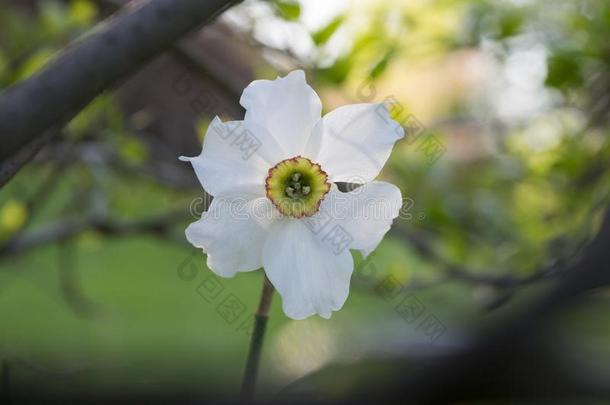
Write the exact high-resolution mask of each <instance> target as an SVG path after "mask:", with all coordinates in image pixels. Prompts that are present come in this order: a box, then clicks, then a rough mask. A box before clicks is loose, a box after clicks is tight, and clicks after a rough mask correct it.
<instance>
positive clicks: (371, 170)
mask: <svg viewBox="0 0 610 405" xmlns="http://www.w3.org/2000/svg"><path fill="white" fill-rule="evenodd" d="M240 103H241V105H242V106H244V108H245V109H246V115H245V118H244V120H243V121H231V122H224V123H223V122H221V121H220V119H218V117H216V118H215V119H214V120H213V121H212V123H211V124H210V127H209V128H208V131H207V133H206V135H205V139H204V143H203V150H202V151H201V154H200V155H199V156H197V157H193V158H185V157H181V159H182V160H188V161H190V162H191V163H192V165H193V168H194V169H195V173H196V174H197V177H198V179H199V181H200V182H201V185H202V186H203V188H204V189H205V190H206V191H207V192H208V193H210V194H211V195H212V196H213V197H214V200H213V201H212V203H211V205H210V208H209V210H208V211H207V212H205V213H204V214H203V215H202V216H201V219H200V220H198V221H197V222H194V223H192V224H191V225H190V226H189V227H188V228H187V229H186V237H187V239H188V240H189V242H190V243H192V244H193V245H194V246H196V247H199V248H201V249H203V251H204V252H205V253H207V264H208V267H209V268H210V269H211V270H212V271H213V272H215V273H216V274H218V275H220V276H223V277H233V276H234V275H235V274H236V273H237V272H244V271H252V270H256V269H259V268H261V267H263V268H264V270H265V272H266V274H267V277H268V278H269V280H270V281H271V283H272V284H273V285H274V287H275V288H276V289H277V291H278V292H279V294H280V295H281V297H282V305H283V309H284V312H285V313H286V315H288V316H289V317H291V318H294V319H303V318H306V317H308V316H311V315H313V314H319V315H321V316H322V317H324V318H329V317H330V315H331V312H332V311H336V310H338V309H340V308H341V307H342V306H343V304H344V302H345V300H346V299H347V295H348V292H349V283H350V277H351V274H352V271H353V267H354V266H353V260H352V256H351V253H350V251H349V249H357V250H360V251H361V252H362V253H363V254H364V255H365V256H366V255H368V254H369V253H370V252H372V251H373V250H374V249H375V248H376V247H377V245H378V244H379V242H381V239H382V238H383V236H384V234H385V233H386V232H387V231H388V230H389V229H390V226H391V224H392V220H393V219H394V218H396V217H397V216H398V213H399V210H400V207H401V202H402V199H401V194H400V190H399V189H398V188H397V187H396V186H394V185H392V184H389V183H386V182H381V181H374V179H375V177H377V175H378V174H379V172H380V170H381V168H382V167H383V165H384V164H385V162H386V160H387V159H388V157H389V155H390V152H391V150H392V147H393V145H394V142H396V141H397V140H398V139H400V138H402V136H403V130H402V128H401V127H400V125H398V124H397V123H396V122H394V121H393V120H392V119H391V118H390V117H389V113H388V108H387V106H386V105H384V104H354V105H346V106H343V107H340V108H337V109H336V110H334V111H332V112H330V113H328V114H326V115H325V116H324V117H323V118H322V117H321V111H322V105H321V102H320V99H319V98H318V96H317V94H316V93H315V91H314V90H313V89H312V88H311V87H310V86H309V85H308V84H307V83H306V81H305V74H304V73H303V71H301V70H297V71H293V72H291V73H290V74H288V75H287V76H286V77H283V78H277V79H276V80H273V81H270V80H256V81H254V82H252V83H251V84H250V85H249V86H248V87H247V88H246V89H245V90H244V92H243V94H242V97H241V100H240ZM334 182H349V183H356V184H361V186H360V187H358V188H356V189H355V190H353V191H351V192H348V193H342V192H340V191H339V190H338V189H337V186H336V185H334V184H333V183H334Z"/></svg>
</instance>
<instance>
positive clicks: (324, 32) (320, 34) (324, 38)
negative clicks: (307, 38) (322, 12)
mask: <svg viewBox="0 0 610 405" xmlns="http://www.w3.org/2000/svg"><path fill="white" fill-rule="evenodd" d="M343 20H345V16H343V15H340V16H338V17H336V18H335V19H333V20H332V21H331V22H330V23H328V24H327V25H326V26H325V27H324V28H322V29H320V30H319V31H316V32H314V33H313V34H311V39H312V40H313V42H314V43H315V44H316V45H318V46H320V45H324V44H325V43H326V42H328V40H329V39H330V37H332V36H333V34H334V33H335V32H336V31H337V29H338V28H339V27H340V26H341V24H342V23H343Z"/></svg>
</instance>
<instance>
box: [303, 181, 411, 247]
mask: <svg viewBox="0 0 610 405" xmlns="http://www.w3.org/2000/svg"><path fill="white" fill-rule="evenodd" d="M401 206H402V196H401V193H400V190H399V189H398V187H396V186H395V185H393V184H390V183H386V182H384V181H373V182H370V183H367V184H364V185H362V186H360V187H358V188H357V189H355V190H353V191H351V192H348V193H342V192H340V191H339V190H338V189H337V186H335V185H333V187H332V189H331V191H330V192H329V193H328V195H327V196H326V198H325V199H324V200H323V201H322V203H321V204H320V211H319V212H318V213H317V214H316V215H314V216H313V217H312V218H311V221H317V223H320V224H324V229H326V230H332V229H336V230H335V236H336V237H335V239H336V240H339V239H338V235H340V234H342V235H343V237H342V239H341V240H342V241H343V243H344V244H349V248H350V249H358V250H360V251H361V252H362V254H363V255H364V256H368V255H369V254H370V253H371V252H372V251H373V250H375V248H376V247H377V245H379V243H380V242H381V240H382V239H383V236H384V235H385V234H386V232H388V231H389V230H390V227H391V226H392V222H393V220H394V218H396V217H397V216H398V214H399V213H400V208H401ZM319 226H321V225H319ZM324 229H323V230H322V231H320V232H319V233H320V234H322V235H323V234H324V232H327V231H324ZM337 229H338V230H337ZM327 239H328V238H327Z"/></svg>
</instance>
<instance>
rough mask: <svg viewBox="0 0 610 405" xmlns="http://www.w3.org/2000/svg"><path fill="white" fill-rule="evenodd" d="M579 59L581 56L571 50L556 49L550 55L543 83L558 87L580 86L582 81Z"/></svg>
mask: <svg viewBox="0 0 610 405" xmlns="http://www.w3.org/2000/svg"><path fill="white" fill-rule="evenodd" d="M581 60H582V57H581V56H580V55H579V54H578V53H577V52H573V51H558V52H556V53H555V54H553V55H551V57H549V60H548V73H547V76H546V81H545V84H546V85H547V86H550V87H555V88H558V89H565V88H567V87H571V86H580V85H581V84H582V82H583V77H582V70H581V66H580V63H581V62H580V61H581Z"/></svg>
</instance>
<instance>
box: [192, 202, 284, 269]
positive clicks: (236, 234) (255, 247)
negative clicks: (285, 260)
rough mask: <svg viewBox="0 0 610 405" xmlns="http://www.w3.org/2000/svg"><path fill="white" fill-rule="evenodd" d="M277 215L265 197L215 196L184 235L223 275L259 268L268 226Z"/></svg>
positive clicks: (213, 267)
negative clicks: (226, 197) (206, 209)
mask: <svg viewBox="0 0 610 405" xmlns="http://www.w3.org/2000/svg"><path fill="white" fill-rule="evenodd" d="M278 217H279V214H278V213H277V210H276V209H275V207H274V206H273V204H272V203H271V202H270V201H269V199H267V198H266V197H259V198H253V199H249V198H231V199H224V198H214V200H213V201H212V204H211V205H210V208H209V210H208V211H206V212H204V213H203V215H202V216H201V219H199V220H198V221H197V222H193V223H192V224H190V225H189V226H188V228H186V232H185V233H186V238H187V239H188V241H189V242H190V243H191V244H192V245H193V246H195V247H198V248H201V249H203V251H204V252H205V253H207V255H208V259H207V263H208V267H209V268H210V270H212V271H213V272H214V273H216V274H218V275H219V276H222V277H233V276H234V275H235V273H237V272H241V271H251V270H256V269H258V268H261V267H262V266H263V263H262V251H263V244H264V241H265V238H266V236H267V229H268V228H269V226H270V224H271V223H273V222H274V221H275V220H277V219H278Z"/></svg>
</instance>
